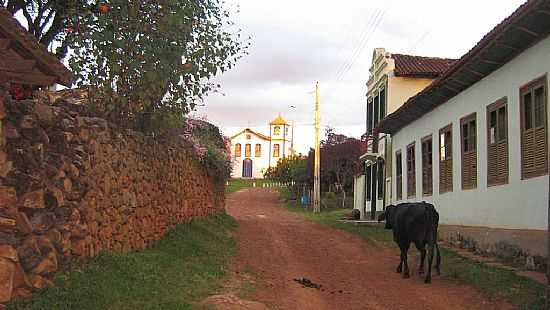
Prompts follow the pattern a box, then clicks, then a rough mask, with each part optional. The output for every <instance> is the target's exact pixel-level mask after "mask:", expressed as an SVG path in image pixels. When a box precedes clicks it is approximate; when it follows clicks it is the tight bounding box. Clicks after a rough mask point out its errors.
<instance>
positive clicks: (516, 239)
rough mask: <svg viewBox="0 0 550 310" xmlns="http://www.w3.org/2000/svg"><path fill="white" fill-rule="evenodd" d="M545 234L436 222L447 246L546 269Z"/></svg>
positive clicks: (524, 230)
mask: <svg viewBox="0 0 550 310" xmlns="http://www.w3.org/2000/svg"><path fill="white" fill-rule="evenodd" d="M546 235H547V234H546V231H544V230H526V229H500V228H489V227H470V226H456V225H440V226H439V237H440V238H441V239H442V240H443V241H445V242H446V243H447V244H449V245H451V246H455V247H459V248H463V249H467V250H469V251H471V252H474V253H476V254H479V255H483V256H495V257H498V258H500V259H503V260H505V261H509V262H513V263H515V264H517V265H524V266H525V268H526V269H528V270H535V271H546V255H547V247H546V246H547V243H546V240H547V236H546Z"/></svg>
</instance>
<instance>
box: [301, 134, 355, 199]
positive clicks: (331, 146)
mask: <svg viewBox="0 0 550 310" xmlns="http://www.w3.org/2000/svg"><path fill="white" fill-rule="evenodd" d="M325 133H326V134H325V139H324V140H323V141H322V142H321V181H322V185H323V186H324V187H325V188H326V187H329V188H330V187H331V186H332V185H334V187H335V188H336V190H338V191H340V192H341V193H342V194H343V199H342V206H344V202H345V199H346V190H351V188H352V186H353V177H354V176H355V175H356V174H358V173H360V172H361V162H360V160H359V156H361V154H362V153H363V145H364V143H362V142H361V141H360V140H357V139H355V138H349V137H346V136H345V135H342V134H337V133H335V132H334V129H333V128H330V127H327V129H326V131H325ZM313 155H314V154H313V152H310V154H309V156H308V170H309V171H313V170H312V169H313V168H312V167H313V166H312V165H313ZM310 173H311V172H310Z"/></svg>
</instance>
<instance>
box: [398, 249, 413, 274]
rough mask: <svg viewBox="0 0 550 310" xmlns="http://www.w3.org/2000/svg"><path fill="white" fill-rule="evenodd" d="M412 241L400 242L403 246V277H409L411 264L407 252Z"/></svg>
mask: <svg viewBox="0 0 550 310" xmlns="http://www.w3.org/2000/svg"><path fill="white" fill-rule="evenodd" d="M410 245H411V243H410V242H409V241H407V242H402V243H401V244H400V246H399V247H400V248H401V261H402V262H403V278H408V277H409V264H408V263H407V252H408V251H409V246H410Z"/></svg>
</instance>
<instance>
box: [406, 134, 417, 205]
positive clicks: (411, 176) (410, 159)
mask: <svg viewBox="0 0 550 310" xmlns="http://www.w3.org/2000/svg"><path fill="white" fill-rule="evenodd" d="M414 144H415V143H414V142H413V143H411V144H409V145H408V146H407V198H411V197H414V196H416V169H415V168H416V167H415V162H416V160H415V149H414Z"/></svg>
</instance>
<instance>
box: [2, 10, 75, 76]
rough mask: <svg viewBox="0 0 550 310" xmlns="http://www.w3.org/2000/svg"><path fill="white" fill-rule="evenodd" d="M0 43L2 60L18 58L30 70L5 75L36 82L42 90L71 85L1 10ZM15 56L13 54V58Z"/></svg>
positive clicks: (41, 47)
mask: <svg viewBox="0 0 550 310" xmlns="http://www.w3.org/2000/svg"><path fill="white" fill-rule="evenodd" d="M0 43H1V44H0V46H1V48H0V50H4V51H3V52H2V53H3V54H2V56H3V57H4V56H5V54H6V53H7V54H10V53H12V54H11V55H9V56H10V57H11V56H13V57H15V58H19V62H20V63H22V64H23V63H25V64H29V66H31V67H30V68H22V67H19V71H18V72H14V71H13V70H14V68H10V69H9V70H7V69H6V70H7V71H6V72H5V74H8V75H10V76H14V77H18V76H25V77H28V78H29V77H30V78H31V79H32V80H35V81H38V82H35V83H36V84H37V85H41V86H49V85H46V84H48V83H50V82H51V84H54V83H59V84H62V85H65V86H70V85H71V84H72V80H73V75H72V73H71V72H70V71H69V70H68V69H67V68H66V67H65V66H64V65H63V63H61V61H59V59H57V57H55V55H53V54H52V53H50V52H48V50H47V49H46V47H45V46H44V45H42V44H40V43H38V41H37V40H36V38H35V37H34V36H33V35H32V34H30V33H29V32H28V31H27V30H26V29H25V28H24V27H23V26H21V24H19V22H18V21H17V19H15V18H14V17H13V16H12V15H11V13H10V12H9V11H8V10H6V9H4V8H0ZM10 50H11V52H10ZM14 52H15V53H16V54H13V53H14ZM13 57H12V58H13ZM34 62H36V65H35V64H34ZM4 65H5V66H7V65H6V64H4ZM10 67H13V66H10ZM16 69H17V68H16ZM36 70H38V71H36ZM52 81H53V82H52Z"/></svg>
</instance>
